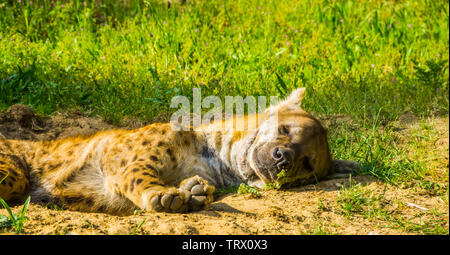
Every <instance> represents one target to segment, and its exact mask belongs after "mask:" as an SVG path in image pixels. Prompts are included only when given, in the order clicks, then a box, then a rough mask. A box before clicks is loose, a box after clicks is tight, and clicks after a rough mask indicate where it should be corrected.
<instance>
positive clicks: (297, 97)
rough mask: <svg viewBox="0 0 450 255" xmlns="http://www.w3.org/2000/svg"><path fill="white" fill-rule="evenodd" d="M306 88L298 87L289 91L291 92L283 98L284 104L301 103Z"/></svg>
mask: <svg viewBox="0 0 450 255" xmlns="http://www.w3.org/2000/svg"><path fill="white" fill-rule="evenodd" d="M305 91H306V88H298V89H295V90H294V91H292V92H291V94H290V95H289V96H288V97H287V98H286V100H284V102H285V103H286V104H297V105H298V106H300V105H301V103H302V100H303V97H304V96H305Z"/></svg>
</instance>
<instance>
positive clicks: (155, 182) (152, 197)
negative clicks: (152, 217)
mask: <svg viewBox="0 0 450 255" xmlns="http://www.w3.org/2000/svg"><path fill="white" fill-rule="evenodd" d="M119 178H120V184H119V190H120V193H121V194H123V195H124V196H125V197H127V198H128V199H129V200H131V201H132V202H133V203H134V204H135V205H136V206H138V207H139V208H141V209H143V210H147V211H156V212H163V211H164V212H185V211H188V210H201V209H203V208H204V207H205V206H206V205H208V204H210V203H211V202H212V201H213V192H214V187H213V186H211V185H208V182H207V181H206V180H204V179H203V178H201V177H198V176H194V177H191V178H188V179H186V180H184V181H183V182H182V183H181V184H180V187H179V188H175V187H170V186H166V185H165V184H164V182H163V181H162V180H161V179H160V178H159V176H158V173H157V171H156V170H155V169H154V168H153V167H152V166H151V165H150V164H146V163H145V162H140V163H133V164H130V165H129V166H127V167H126V168H125V169H124V171H123V172H122V173H121V174H120V176H119Z"/></svg>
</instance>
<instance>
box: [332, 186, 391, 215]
mask: <svg viewBox="0 0 450 255" xmlns="http://www.w3.org/2000/svg"><path fill="white" fill-rule="evenodd" d="M385 192H386V187H385V188H384V190H383V192H382V193H381V194H380V195H378V196H376V195H374V194H373V190H370V189H366V188H365V187H363V186H361V184H359V183H358V184H355V183H352V180H351V179H350V184H349V186H345V185H344V186H343V187H342V188H341V190H340V191H339V194H338V201H337V202H338V206H339V209H340V210H341V212H342V213H343V214H344V215H345V216H346V217H348V218H349V217H350V216H351V214H352V213H357V214H361V215H363V216H364V217H366V218H372V217H374V216H384V215H385V214H386V213H387V212H386V211H385V210H383V209H382V207H381V200H382V198H383V196H384V194H385Z"/></svg>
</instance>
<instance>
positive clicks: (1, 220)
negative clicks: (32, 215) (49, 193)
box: [0, 197, 31, 234]
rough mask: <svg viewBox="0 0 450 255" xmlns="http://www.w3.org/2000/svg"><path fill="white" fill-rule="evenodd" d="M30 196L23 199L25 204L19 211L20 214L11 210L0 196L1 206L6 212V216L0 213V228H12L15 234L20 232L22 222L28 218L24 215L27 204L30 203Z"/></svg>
mask: <svg viewBox="0 0 450 255" xmlns="http://www.w3.org/2000/svg"><path fill="white" fill-rule="evenodd" d="M30 200H31V197H28V198H27V200H26V201H25V204H24V205H23V207H22V210H21V211H20V214H18V215H16V214H14V213H13V212H12V211H11V208H10V207H9V206H8V204H7V203H6V202H5V200H3V199H2V198H0V203H1V204H2V205H3V207H4V208H5V209H6V211H7V212H8V215H9V217H8V216H5V215H0V228H5V227H6V228H13V229H14V231H15V232H16V234H19V233H20V232H22V228H23V224H24V223H25V221H26V220H27V219H28V217H26V216H25V214H26V212H27V209H28V205H29V204H30Z"/></svg>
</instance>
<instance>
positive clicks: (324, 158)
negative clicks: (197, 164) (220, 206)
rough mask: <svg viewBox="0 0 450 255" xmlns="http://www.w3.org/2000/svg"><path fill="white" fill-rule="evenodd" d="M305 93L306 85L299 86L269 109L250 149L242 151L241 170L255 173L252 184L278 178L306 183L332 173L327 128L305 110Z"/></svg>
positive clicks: (251, 141) (253, 138)
mask: <svg viewBox="0 0 450 255" xmlns="http://www.w3.org/2000/svg"><path fill="white" fill-rule="evenodd" d="M304 92H305V88H300V89H296V90H294V91H293V92H292V93H291V95H290V96H288V97H287V98H286V99H285V100H284V101H282V102H280V103H279V104H277V105H276V106H271V107H270V108H268V109H267V110H266V111H265V116H266V118H265V120H264V121H263V122H262V123H261V124H260V125H258V127H257V128H256V130H255V131H254V133H253V135H252V138H251V139H249V140H250V141H249V144H248V146H247V148H246V149H247V151H246V152H245V153H244V152H242V155H244V156H242V158H241V164H240V167H241V169H240V170H241V172H242V171H244V172H246V175H247V176H250V177H252V176H253V178H249V180H248V184H249V185H251V186H256V187H260V188H261V187H263V186H264V184H267V183H271V182H275V181H278V182H279V183H281V184H284V185H286V184H290V185H292V184H302V183H308V182H311V181H314V180H317V179H320V178H322V177H324V176H326V175H327V174H328V171H329V169H330V166H331V156H330V152H329V147H328V141H327V131H326V129H325V128H324V127H323V126H322V125H321V124H320V122H319V121H318V120H317V119H315V118H314V117H313V116H312V115H311V114H309V113H307V112H305V111H304V110H302V109H301V106H300V105H301V100H302V98H303V95H304ZM250 173H251V174H250ZM282 175H284V176H282Z"/></svg>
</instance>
